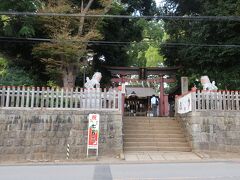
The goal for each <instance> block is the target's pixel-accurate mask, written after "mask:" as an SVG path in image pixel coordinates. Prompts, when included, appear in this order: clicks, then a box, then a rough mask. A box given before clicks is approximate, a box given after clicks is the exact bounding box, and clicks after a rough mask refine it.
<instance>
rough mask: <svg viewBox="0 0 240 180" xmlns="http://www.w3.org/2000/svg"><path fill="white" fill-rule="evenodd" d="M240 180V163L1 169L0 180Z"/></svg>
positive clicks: (51, 166)
mask: <svg viewBox="0 0 240 180" xmlns="http://www.w3.org/2000/svg"><path fill="white" fill-rule="evenodd" d="M112 179H114V180H137V179H140V180H240V162H200V163H151V164H71V165H70V164H67V165H66V164H65V165H21V166H15V165H12V166H3V165H2V166H0V180H112Z"/></svg>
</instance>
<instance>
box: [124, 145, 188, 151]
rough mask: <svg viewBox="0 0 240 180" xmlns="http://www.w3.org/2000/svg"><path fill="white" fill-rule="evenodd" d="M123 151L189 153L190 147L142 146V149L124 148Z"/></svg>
mask: <svg viewBox="0 0 240 180" xmlns="http://www.w3.org/2000/svg"><path fill="white" fill-rule="evenodd" d="M124 151H128V152H130V151H131V152H132V151H136V152H139V151H178V152H190V151H191V148H190V147H156V146H142V147H125V148H124Z"/></svg>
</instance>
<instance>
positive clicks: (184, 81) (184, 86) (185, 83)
mask: <svg viewBox="0 0 240 180" xmlns="http://www.w3.org/2000/svg"><path fill="white" fill-rule="evenodd" d="M187 92H188V77H181V93H182V94H186V93H187Z"/></svg>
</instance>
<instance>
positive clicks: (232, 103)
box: [176, 90, 240, 112]
mask: <svg viewBox="0 0 240 180" xmlns="http://www.w3.org/2000/svg"><path fill="white" fill-rule="evenodd" d="M189 93H191V101H190V104H191V111H211V110H218V111H240V91H204V90H202V91H200V90H198V91H196V92H195V91H192V92H189ZM189 93H188V94H187V95H189ZM187 95H186V96H187ZM182 97H184V96H180V97H177V98H176V111H177V112H180V109H181V107H179V104H180V103H179V101H180V100H181V99H183V98H182Z"/></svg>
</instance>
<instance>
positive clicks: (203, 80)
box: [201, 76, 218, 90]
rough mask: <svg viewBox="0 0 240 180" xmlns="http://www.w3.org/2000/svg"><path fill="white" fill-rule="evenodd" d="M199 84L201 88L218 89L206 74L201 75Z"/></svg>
mask: <svg viewBox="0 0 240 180" xmlns="http://www.w3.org/2000/svg"><path fill="white" fill-rule="evenodd" d="M201 84H202V86H203V90H218V87H217V86H216V85H215V81H213V82H212V83H211V82H210V80H209V78H208V76H201Z"/></svg>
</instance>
